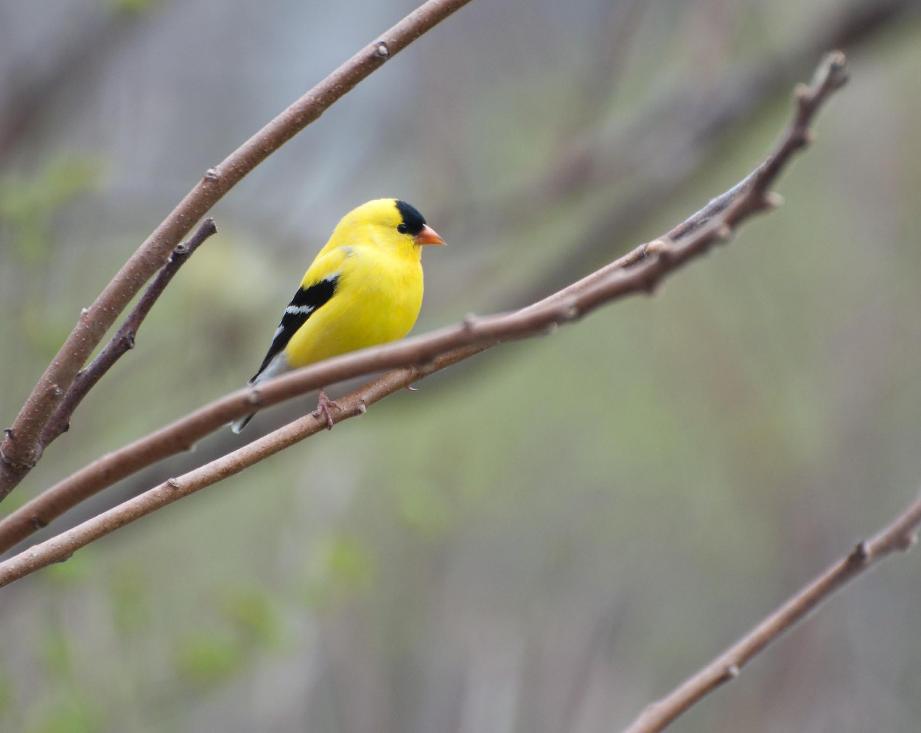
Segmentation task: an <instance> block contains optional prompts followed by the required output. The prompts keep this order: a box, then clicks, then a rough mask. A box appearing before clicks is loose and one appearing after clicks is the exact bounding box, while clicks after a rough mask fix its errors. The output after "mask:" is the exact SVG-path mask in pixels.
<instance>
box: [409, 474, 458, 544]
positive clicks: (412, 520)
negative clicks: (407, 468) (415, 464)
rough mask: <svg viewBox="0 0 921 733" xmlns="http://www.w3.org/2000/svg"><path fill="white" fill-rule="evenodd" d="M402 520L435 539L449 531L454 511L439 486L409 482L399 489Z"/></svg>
mask: <svg viewBox="0 0 921 733" xmlns="http://www.w3.org/2000/svg"><path fill="white" fill-rule="evenodd" d="M397 506H398V511H399V516H400V519H402V520H403V522H405V523H406V524H407V525H408V526H409V527H411V528H412V529H415V530H417V531H419V532H420V533H422V534H425V535H428V536H431V537H434V536H438V535H440V534H442V533H444V532H445V530H447V529H448V528H449V526H450V524H451V517H452V511H451V507H450V506H449V504H448V501H447V500H446V497H445V496H444V494H443V493H441V492H440V489H439V487H438V486H436V485H434V484H428V483H424V482H422V481H418V482H417V481H407V482H405V483H402V484H400V485H399V486H398V487H397Z"/></svg>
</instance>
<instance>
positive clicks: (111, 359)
mask: <svg viewBox="0 0 921 733" xmlns="http://www.w3.org/2000/svg"><path fill="white" fill-rule="evenodd" d="M216 232H217V227H216V226H215V225H214V219H211V218H208V219H205V220H204V221H203V222H202V223H201V226H199V227H198V229H197V230H196V231H195V234H193V235H192V236H191V237H189V239H188V241H186V242H184V243H183V244H180V245H179V246H178V247H176V249H174V250H173V253H172V254H171V255H170V258H169V259H168V260H167V261H166V264H165V265H163V267H162V268H161V269H160V272H158V273H157V276H156V277H155V278H154V279H153V282H151V283H150V285H148V286H147V290H145V291H144V294H143V295H142V296H141V298H140V299H139V300H138V302H137V305H135V306H134V309H133V310H132V311H131V313H129V314H128V317H127V318H126V319H125V321H124V323H122V325H121V328H119V329H118V331H117V332H116V334H115V335H114V336H113V337H112V340H111V341H109V343H108V344H106V346H105V348H104V349H103V350H102V351H100V352H99V354H97V356H96V358H95V359H93V361H92V362H91V363H90V365H89V366H88V367H87V368H86V369H81V370H80V371H79V372H77V376H76V378H75V379H74V381H73V384H71V385H70V389H68V390H67V393H66V394H65V395H64V398H63V399H62V400H61V402H60V403H59V404H58V406H57V409H56V410H55V411H54V414H53V415H52V416H51V419H50V420H48V422H47V423H46V424H45V429H44V430H42V434H41V438H40V440H39V443H40V444H41V447H42V450H44V449H45V448H47V447H48V444H49V443H51V442H52V441H53V440H55V439H56V438H57V437H58V436H59V435H61V433H65V432H67V430H68V429H69V428H70V418H71V416H72V415H73V414H74V410H76V409H77V407H78V406H79V405H80V403H81V402H82V401H83V398H84V397H86V395H87V394H89V391H90V390H91V389H92V388H93V387H95V386H96V383H97V382H98V381H99V380H100V379H102V377H103V375H105V373H106V372H107V371H109V369H111V368H112V367H113V366H114V365H115V362H117V361H118V360H119V359H120V358H121V357H122V356H124V355H125V354H126V353H127V352H128V351H130V350H131V349H133V348H134V341H135V338H136V337H137V333H138V329H140V327H141V324H142V323H143V322H144V319H145V318H147V314H148V313H150V309H151V308H153V307H154V304H155V303H156V302H157V300H158V299H159V298H160V296H161V295H163V291H164V290H166V286H167V285H169V283H170V281H171V280H172V279H173V276H174V275H175V274H176V273H177V272H179V268H180V267H182V266H183V265H184V264H185V262H186V260H188V259H189V257H191V256H192V254H193V253H194V252H195V250H196V249H198V247H199V246H200V245H201V244H202V243H203V242H204V241H205V240H206V239H207V238H208V237H210V236H211V235H212V234H215V233H216Z"/></svg>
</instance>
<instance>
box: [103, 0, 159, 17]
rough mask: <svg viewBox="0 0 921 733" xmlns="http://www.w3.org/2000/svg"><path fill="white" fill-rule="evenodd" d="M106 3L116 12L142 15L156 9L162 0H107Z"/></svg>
mask: <svg viewBox="0 0 921 733" xmlns="http://www.w3.org/2000/svg"><path fill="white" fill-rule="evenodd" d="M106 3H107V4H108V5H109V7H110V8H111V9H112V12H114V13H124V14H126V15H141V14H142V13H146V12H148V11H151V10H154V9H156V7H157V5H159V4H160V0H106Z"/></svg>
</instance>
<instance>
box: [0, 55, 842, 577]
mask: <svg viewBox="0 0 921 733" xmlns="http://www.w3.org/2000/svg"><path fill="white" fill-rule="evenodd" d="M845 80H846V74H845V69H844V55H843V54H841V53H839V52H836V53H833V54H829V55H828V56H827V57H826V59H825V60H824V61H823V62H822V64H821V65H820V67H819V69H818V71H817V72H816V76H815V79H814V81H813V84H812V85H811V86H810V87H801V88H798V89H797V93H796V112H795V114H794V118H793V122H792V123H791V124H790V125H789V126H788V127H787V129H786V131H785V132H784V134H783V136H782V137H781V140H780V142H779V143H778V144H777V146H776V147H775V148H774V150H773V152H772V153H771V155H770V156H768V158H767V159H766V160H765V162H764V163H762V164H761V165H760V166H759V167H758V169H757V170H756V172H755V174H754V176H753V177H749V179H748V180H749V185H747V186H744V187H743V188H742V189H741V190H740V191H739V192H738V195H737V196H736V198H735V199H734V200H733V202H732V204H731V205H729V206H728V207H727V208H725V210H723V211H722V213H720V214H718V215H716V216H714V217H713V218H712V219H710V220H709V221H708V222H707V223H706V224H704V225H702V226H699V227H697V228H696V229H695V230H694V231H692V232H691V234H689V235H688V236H687V237H686V238H684V239H680V240H678V241H672V240H668V239H660V240H656V241H654V242H651V243H649V244H647V245H644V246H643V247H641V248H638V250H636V251H638V252H640V254H639V255H638V259H637V260H636V261H635V262H633V263H632V264H631V265H629V266H628V267H626V268H624V269H620V270H616V271H614V272H613V273H611V274H609V275H608V276H607V277H604V278H602V279H601V280H600V281H597V282H595V281H592V282H590V283H589V284H588V285H586V286H584V287H582V288H580V289H578V290H577V291H574V292H570V293H569V294H567V296H566V297H564V298H562V299H560V298H555V297H551V298H549V299H546V301H545V302H544V303H543V304H535V306H534V307H531V308H526V309H522V310H520V311H517V312H515V313H511V314H500V315H497V316H490V317H485V318H475V317H470V318H467V319H465V320H464V322H463V323H462V324H460V325H459V326H455V327H452V328H448V329H443V330H441V331H436V332H435V333H433V334H430V335H429V336H423V337H418V338H415V339H408V340H406V341H404V342H401V343H398V344H394V345H390V346H384V347H377V348H375V349H369V350H366V351H361V352H356V353H354V354H348V355H345V356H342V357H337V358H336V359H331V360H328V361H325V362H321V363H319V364H317V365H314V366H310V367H306V368H305V369H302V370H300V371H299V372H296V373H294V374H290V375H286V376H283V377H280V378H277V379H275V380H272V381H270V382H266V383H265V385H259V388H258V391H256V389H255V388H251V389H250V390H243V391H240V392H237V393H234V394H233V395H230V396H229V397H226V398H224V399H223V400H219V401H218V402H216V403H213V404H212V405H210V406H208V407H205V408H202V409H201V410H199V411H198V412H196V413H193V414H192V415H190V416H189V417H187V418H185V419H184V420H182V421H180V422H179V423H174V424H173V426H170V427H167V428H164V429H162V430H161V431H159V432H158V433H154V434H153V435H151V436H148V437H147V438H144V439H141V440H140V441H137V442H135V443H134V444H132V445H131V446H127V447H126V448H124V449H122V451H119V452H118V453H116V454H112V455H115V456H117V457H116V459H115V461H114V463H113V462H111V461H109V460H108V457H103V458H102V459H100V460H99V461H97V462H96V463H94V464H91V465H90V466H88V467H87V468H86V469H84V470H83V471H81V472H78V474H76V475H80V474H83V480H84V481H85V482H86V483H84V484H83V485H82V486H81V485H80V484H68V482H69V481H70V479H67V480H65V481H64V482H62V483H61V484H58V486H57V487H53V488H52V489H49V490H48V491H47V492H45V493H44V494H42V495H41V496H40V497H38V498H37V499H36V500H34V502H37V501H39V500H42V498H43V497H46V496H47V497H50V501H49V503H50V504H51V506H52V508H60V506H61V503H62V502H63V503H66V502H69V501H72V500H73V498H74V497H75V496H76V495H77V494H79V492H80V491H83V490H84V488H85V486H86V485H108V483H110V482H111V480H112V476H115V475H118V474H119V473H121V474H122V475H127V473H125V471H126V469H125V466H126V465H127V466H131V467H134V468H133V469H132V470H137V468H140V467H141V466H142V465H147V463H145V460H146V459H147V458H148V457H149V455H150V453H151V452H152V451H156V450H162V449H163V447H164V446H165V445H181V446H188V445H189V444H190V443H191V442H192V441H193V440H194V438H193V436H194V435H196V434H197V433H196V431H198V430H200V429H201V426H202V425H214V424H215V421H217V425H221V424H224V423H225V422H227V421H229V420H231V419H233V418H235V417H239V416H242V415H244V414H247V413H248V412H251V411H252V409H253V407H254V405H255V404H260V405H262V404H266V402H267V400H268V399H269V396H271V398H272V399H276V398H277V399H281V398H278V394H279V393H282V392H284V391H285V390H288V391H290V390H291V385H297V386H298V388H299V390H300V391H299V392H297V394H300V393H301V392H303V391H306V390H307V389H309V388H313V387H316V386H320V384H322V385H328V384H330V383H331V382H330V381H329V378H330V377H333V376H334V377H336V380H337V381H338V380H341V379H345V378H347V377H355V376H358V375H360V374H362V373H366V372H367V371H368V370H376V369H379V368H381V365H382V364H388V365H391V366H393V365H395V361H398V360H399V359H402V360H404V361H403V362H402V367H403V368H400V369H397V370H396V371H392V372H389V373H387V374H385V375H384V376H383V377H381V378H379V379H378V380H375V381H374V382H371V383H370V384H368V385H365V386H364V387H362V388H360V389H358V390H357V391H355V392H352V393H351V394H350V395H349V396H347V397H346V398H344V399H343V400H340V401H339V404H340V410H339V411H338V412H337V413H336V414H335V417H336V420H337V421H341V420H343V419H347V418H349V417H354V416H355V415H359V414H363V413H364V412H365V411H366V409H367V407H368V406H369V405H371V404H373V403H374V402H377V401H378V400H380V399H382V398H383V397H385V396H387V395H389V394H393V393H394V392H396V391H397V390H399V389H401V388H402V387H404V386H407V385H409V384H412V383H413V382H414V381H417V380H419V379H421V378H423V377H425V376H427V375H428V374H431V373H433V372H435V371H439V370H441V369H444V368H445V367H447V366H450V365H451V364H454V363H456V362H457V361H460V360H462V359H466V358H469V357H470V356H473V355H474V354H476V353H479V352H480V351H483V350H484V349H486V348H489V347H490V346H493V345H495V344H496V343H499V342H501V341H505V340H509V339H518V338H525V337H527V336H533V335H537V334H539V333H545V332H547V330H548V328H550V327H552V326H555V325H563V324H565V323H568V322H571V321H573V320H576V319H578V318H581V317H582V316H584V315H585V314H587V313H589V312H590V311H591V310H593V309H595V308H597V307H599V306H601V305H603V304H606V303H610V302H612V301H614V300H617V299H619V298H622V297H624V296H627V295H631V294H636V293H646V292H652V291H653V290H654V289H655V287H656V286H657V285H658V284H659V283H660V282H661V281H662V279H664V278H665V277H666V276H667V275H669V274H670V273H672V272H675V271H676V270H678V269H679V268H680V267H681V266H682V265H684V264H685V263H686V262H688V261H689V260H691V259H692V258H695V257H698V256H700V255H702V254H704V253H706V252H707V251H708V250H709V249H710V248H711V247H713V246H714V245H715V244H718V243H720V242H724V241H726V240H727V239H728V238H729V236H730V235H731V234H732V231H733V230H734V229H735V228H736V227H737V226H738V225H739V224H741V223H742V222H743V221H745V220H746V219H748V218H749V217H751V216H752V215H753V214H755V213H757V212H759V211H763V210H767V209H770V208H772V206H771V203H770V202H771V197H770V195H769V194H768V193H767V192H768V188H769V187H770V185H772V183H773V182H774V181H775V180H776V178H777V176H778V175H779V174H780V172H781V171H782V169H783V168H784V167H785V166H786V164H787V163H788V162H789V161H790V159H791V158H792V157H793V155H794V154H795V153H796V152H797V151H799V150H801V149H802V148H803V146H805V145H806V144H807V143H808V141H809V135H808V125H809V123H810V122H811V121H812V119H813V117H814V115H815V113H816V112H817V111H818V109H819V107H820V106H821V104H822V103H823V102H824V101H825V99H826V98H827V97H828V95H829V94H831V93H832V92H833V91H835V90H836V89H838V88H840V87H841V85H842V84H844V82H845ZM699 215H700V214H695V216H699ZM317 375H322V376H323V377H324V379H325V380H326V381H323V382H320V384H317V383H316V381H317ZM247 396H249V399H247ZM177 425H179V426H182V428H181V429H179V430H177V429H176V426H177ZM324 426H325V421H321V420H318V419H317V418H315V417H313V416H312V415H309V416H307V417H304V418H300V419H299V420H295V421H294V422H292V423H290V424H288V425H286V426H284V427H282V428H280V429H278V430H276V431H275V432H273V433H270V434H269V435H267V436H265V437H263V438H260V439H258V440H256V441H254V442H253V443H250V444H249V445H246V446H244V447H242V448H240V449H238V450H235V451H233V452H231V453H228V454H227V455H225V456H222V457H220V458H218V459H216V460H214V461H211V462H209V463H207V464H205V465H203V466H201V467H199V468H196V469H194V470H193V471H190V472H189V473H187V474H185V475H183V476H181V477H179V478H178V479H170V480H169V481H167V482H166V483H164V484H162V485H160V486H158V487H156V488H154V489H150V490H149V491H147V492H145V493H143V494H140V495H139V496H137V497H135V498H133V499H129V500H128V501H126V502H124V503H122V504H119V505H118V506H116V507H114V508H113V509H110V510H109V511H107V512H104V513H103V514H100V515H98V516H96V517H93V518H91V519H89V520H87V521H85V522H83V523H82V524H79V525H77V526H76V527H73V528H72V529H69V530H67V531H65V532H62V533H61V534H59V535H57V536H56V537H53V538H51V539H50V540H47V541H45V542H42V543H40V544H38V545H35V546H34V547H32V548H30V549H28V550H26V551H24V552H22V553H20V554H18V555H15V556H14V557H12V558H10V559H9V560H7V561H5V562H3V563H0V586H2V585H5V584H7V583H10V582H12V581H14V580H16V579H18V578H21V577H23V576H24V575H27V574H29V573H31V572H34V571H35V570H37V569H39V568H41V567H44V566H46V565H48V564H49V563H52V562H58V561H60V560H63V559H66V558H67V557H69V556H70V554H72V553H73V552H74V551H76V550H77V549H79V548H80V547H83V546H84V545H86V544H87V543H89V542H92V541H94V540H95V539H98V538H99V537H102V536H103V535H106V534H108V533H109V532H112V531H114V530H115V529H118V528H119V527H122V526H124V525H125V524H128V523H130V522H133V521H134V520H136V519H138V518H140V517H142V516H144V515H145V514H149V513H150V512H151V511H154V510H155V509H157V508H159V507H160V506H165V505H166V504H169V503H171V502H172V501H175V499H176V498H179V497H180V496H186V495H188V494H190V493H193V492H195V491H198V490H199V489H201V488H204V487H205V486H209V485H211V484H213V483H216V482H217V481H220V480H222V479H224V478H226V477H227V476H230V475H232V474H234V473H237V472H239V471H241V470H243V469H244V468H246V467H247V466H250V465H253V464H254V463H257V462H259V461H261V460H264V459H265V458H267V457H268V456H270V455H273V454H275V453H277V452H278V451H279V450H282V449H283V448H286V447H288V446H289V445H291V444H292V443H294V442H297V441H299V440H303V439H304V438H306V437H307V436H309V435H313V434H314V433H316V432H318V430H319V429H320V428H322V427H324ZM119 454H120V455H119ZM128 472H130V471H128ZM62 486H63V487H64V488H63V489H62V488H60V487H62ZM34 502H30V504H32V505H33V506H32V507H31V508H30V505H26V506H25V507H23V508H22V509H21V510H19V511H17V512H15V513H14V515H11V516H10V517H8V518H7V520H5V521H4V522H3V524H2V534H3V537H4V541H8V540H9V538H11V537H15V536H17V533H18V532H21V531H26V533H27V534H28V533H29V531H30V526H31V525H30V522H29V519H30V515H29V511H31V510H32V509H34ZM55 502H58V503H55ZM71 505H72V504H71ZM14 516H18V521H19V523H18V524H16V525H14V524H13V523H11V522H10V521H9V520H12V519H13V517H14ZM39 516H40V518H41V519H44V518H45V516H46V515H39ZM14 541H15V540H14Z"/></svg>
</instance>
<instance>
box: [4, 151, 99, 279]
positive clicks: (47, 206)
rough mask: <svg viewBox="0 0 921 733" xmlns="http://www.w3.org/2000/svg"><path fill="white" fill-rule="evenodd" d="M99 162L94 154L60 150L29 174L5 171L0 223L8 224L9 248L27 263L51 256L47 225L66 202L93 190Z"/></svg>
mask: <svg viewBox="0 0 921 733" xmlns="http://www.w3.org/2000/svg"><path fill="white" fill-rule="evenodd" d="M101 173H102V166H101V165H100V163H99V161H98V160H96V159H94V158H89V157H86V156H81V155H76V154H70V153H69V154H63V155H59V156H57V157H55V158H53V159H52V160H51V161H49V162H48V163H47V164H46V165H45V166H44V167H43V168H42V169H40V170H39V171H38V172H37V173H36V174H34V175H33V176H32V177H30V178H27V177H25V176H21V175H16V174H7V175H6V176H4V177H3V178H2V179H0V226H2V227H3V228H8V229H9V231H10V234H11V235H12V236H11V241H12V244H13V246H12V252H13V254H15V255H16V256H17V257H18V259H19V260H20V261H22V262H23V263H25V264H29V265H33V266H34V265H38V264H42V263H44V262H46V261H47V260H48V258H49V257H50V256H51V251H52V250H51V246H50V244H51V227H52V225H53V224H54V220H55V217H56V215H57V214H58V213H59V212H60V210H61V209H62V208H63V207H64V206H66V205H67V204H70V203H72V202H73V201H75V200H76V199H78V198H79V197H80V196H81V195H83V194H85V193H87V192H89V191H92V190H94V189H95V188H96V187H97V186H98V185H99V182H100V179H101Z"/></svg>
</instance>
